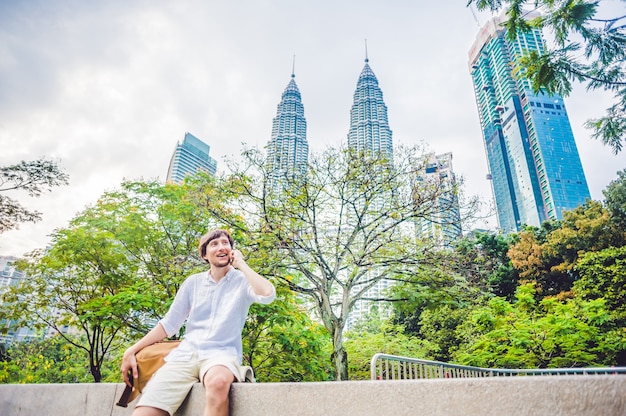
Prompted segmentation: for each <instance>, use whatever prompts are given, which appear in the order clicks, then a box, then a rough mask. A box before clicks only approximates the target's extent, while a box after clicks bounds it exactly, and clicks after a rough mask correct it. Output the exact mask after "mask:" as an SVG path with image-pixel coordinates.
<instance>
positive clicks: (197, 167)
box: [166, 133, 217, 183]
mask: <svg viewBox="0 0 626 416" xmlns="http://www.w3.org/2000/svg"><path fill="white" fill-rule="evenodd" d="M210 150H211V148H210V147H209V145H208V144H206V143H204V142H203V141H202V140H200V139H198V138H197V137H196V136H194V135H193V134H191V133H185V137H184V139H183V142H182V143H180V142H179V143H177V144H176V149H174V153H173V154H172V158H171V159H170V166H169V168H168V170H167V179H166V181H167V182H173V183H183V180H184V179H185V176H187V175H193V174H195V173H198V172H199V171H205V172H208V173H210V174H211V175H215V171H216V170H217V162H216V161H215V159H213V158H212V157H211V156H209V151H210Z"/></svg>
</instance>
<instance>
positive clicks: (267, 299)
mask: <svg viewBox="0 0 626 416" xmlns="http://www.w3.org/2000/svg"><path fill="white" fill-rule="evenodd" d="M248 297H249V298H250V299H251V300H252V302H254V303H262V304H264V305H267V304H270V303H272V302H273V301H274V299H276V287H275V286H274V285H272V293H271V294H270V295H269V296H261V295H257V294H256V293H254V289H252V286H250V284H249V283H248Z"/></svg>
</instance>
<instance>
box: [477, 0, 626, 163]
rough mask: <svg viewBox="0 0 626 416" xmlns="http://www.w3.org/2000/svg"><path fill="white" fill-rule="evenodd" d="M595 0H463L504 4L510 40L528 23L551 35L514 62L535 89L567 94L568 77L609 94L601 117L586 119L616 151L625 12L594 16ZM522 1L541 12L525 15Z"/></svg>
mask: <svg viewBox="0 0 626 416" xmlns="http://www.w3.org/2000/svg"><path fill="white" fill-rule="evenodd" d="M601 3H602V2H601V1H598V0H533V1H530V0H469V1H468V3H467V4H468V6H469V5H471V4H475V5H476V7H477V8H478V9H479V10H485V9H487V10H491V11H496V10H499V9H500V8H503V7H506V9H507V18H508V20H507V22H506V23H505V24H506V28H507V31H508V36H509V38H511V39H515V38H516V37H517V36H518V35H519V34H520V33H522V32H524V31H527V30H528V29H530V28H538V29H545V30H548V31H550V32H551V33H552V34H553V35H554V42H555V44H554V47H552V48H547V49H546V50H545V52H543V53H539V52H536V51H533V52H530V53H529V54H528V55H527V56H526V57H524V58H523V59H522V61H521V62H519V66H520V68H521V70H522V72H523V73H524V76H527V77H529V78H530V80H531V82H532V86H533V89H534V90H535V92H539V91H542V90H543V91H545V92H547V93H548V94H554V93H558V94H560V95H562V96H567V95H569V93H570V92H571V91H572V83H573V82H582V83H584V84H586V86H587V89H588V90H596V89H604V90H608V91H611V92H613V93H614V97H615V101H614V104H613V105H612V106H610V107H609V108H608V109H607V111H606V114H605V116H604V117H601V118H599V119H593V120H589V121H588V122H587V123H586V126H587V127H588V128H591V129H593V137H594V138H596V139H600V140H602V142H603V143H604V144H606V145H608V146H610V147H611V148H612V149H613V152H614V153H618V152H619V151H620V150H622V146H623V141H624V136H625V134H626V65H625V62H626V32H625V28H626V26H625V25H624V23H623V22H624V19H626V15H623V14H622V15H619V16H615V17H613V18H608V19H601V18H598V17H597V15H598V9H599V7H600V4H601ZM526 6H528V7H529V8H531V9H535V10H537V11H539V12H540V13H541V15H540V16H539V17H536V18H531V19H528V18H527V16H528V12H527V11H526V10H525V9H526Z"/></svg>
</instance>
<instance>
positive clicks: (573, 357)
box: [454, 283, 626, 368]
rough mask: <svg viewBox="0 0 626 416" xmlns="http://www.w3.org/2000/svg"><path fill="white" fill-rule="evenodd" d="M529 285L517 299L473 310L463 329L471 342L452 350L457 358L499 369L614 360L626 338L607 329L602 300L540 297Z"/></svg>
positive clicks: (597, 363) (610, 362)
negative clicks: (538, 297) (539, 298)
mask: <svg viewBox="0 0 626 416" xmlns="http://www.w3.org/2000/svg"><path fill="white" fill-rule="evenodd" d="M535 298H536V295H535V288H534V285H533V284H531V283H528V284H524V285H522V286H520V287H519V289H518V291H517V293H516V301H515V302H514V303H509V302H507V301H506V300H505V299H503V298H494V299H492V300H491V301H490V302H489V303H488V305H487V306H485V307H482V308H478V309H475V310H474V311H472V314H471V317H470V319H469V320H468V321H467V322H466V324H464V325H462V326H461V327H460V328H459V331H461V332H466V333H468V334H471V336H468V337H467V338H468V340H469V341H470V342H468V343H466V344H464V345H461V346H460V348H459V350H458V351H457V352H456V353H455V354H454V358H455V360H456V361H457V362H459V363H461V364H466V365H473V366H479V367H496V368H563V367H587V366H589V367H593V366H607V365H613V364H614V363H615V359H616V356H617V354H618V352H619V349H620V346H622V345H623V343H624V340H625V339H626V334H624V333H623V331H621V332H620V331H611V332H610V333H607V332H605V331H604V330H603V327H604V326H605V325H606V323H607V322H609V321H610V320H611V316H610V313H609V311H608V310H607V308H606V305H605V302H604V300H603V299H596V300H580V299H577V298H573V299H566V300H564V301H561V300H558V299H557V298H555V297H546V298H544V299H542V300H541V301H540V302H537V301H536V299H535Z"/></svg>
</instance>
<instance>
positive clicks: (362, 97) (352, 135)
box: [348, 58, 393, 157]
mask: <svg viewBox="0 0 626 416" xmlns="http://www.w3.org/2000/svg"><path fill="white" fill-rule="evenodd" d="M348 147H350V148H352V149H357V150H372V151H380V152H383V153H384V154H385V155H388V156H389V157H391V156H392V155H393V142H392V138H391V129H390V128H389V121H388V120H387V106H386V105H385V102H384V101H383V92H382V90H381V89H380V87H379V86H378V79H376V75H374V71H372V68H370V66H369V59H367V58H365V66H364V67H363V70H362V71H361V75H359V80H358V81H357V84H356V90H355V91H354V101H353V103H352V108H351V109H350V130H349V132H348Z"/></svg>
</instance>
